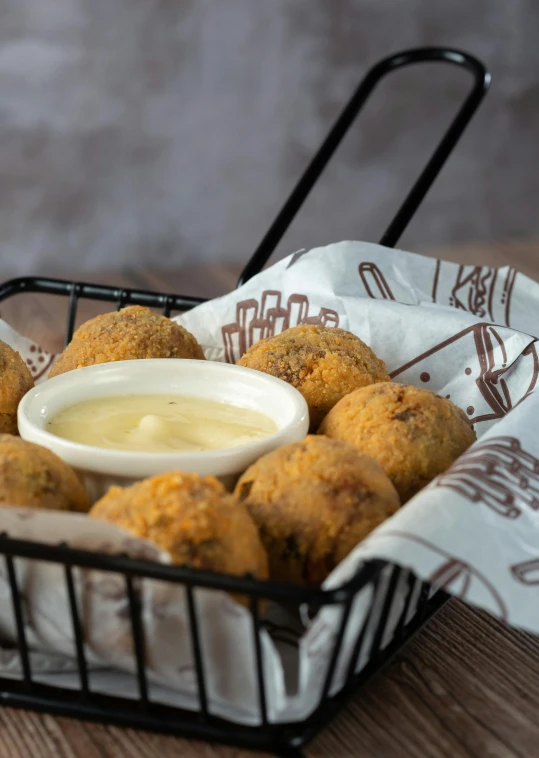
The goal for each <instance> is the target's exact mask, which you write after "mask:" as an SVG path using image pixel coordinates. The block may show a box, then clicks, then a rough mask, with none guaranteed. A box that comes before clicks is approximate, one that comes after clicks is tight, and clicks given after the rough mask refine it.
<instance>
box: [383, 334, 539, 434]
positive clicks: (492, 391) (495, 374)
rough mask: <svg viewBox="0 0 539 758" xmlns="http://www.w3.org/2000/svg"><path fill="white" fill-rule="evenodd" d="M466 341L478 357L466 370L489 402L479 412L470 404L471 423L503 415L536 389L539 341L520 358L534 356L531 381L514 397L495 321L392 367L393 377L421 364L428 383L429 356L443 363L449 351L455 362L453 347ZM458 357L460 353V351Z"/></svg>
mask: <svg viewBox="0 0 539 758" xmlns="http://www.w3.org/2000/svg"><path fill="white" fill-rule="evenodd" d="M465 342H468V343H469V345H468V349H467V352H472V353H473V352H474V351H475V354H476V358H474V359H471V360H470V366H468V367H466V368H465V370H464V371H465V373H466V374H467V375H469V376H470V377H471V378H472V377H473V381H475V384H476V386H477V388H478V389H479V392H480V393H481V396H482V398H483V400H484V402H485V405H486V408H485V409H484V410H486V412H476V409H475V408H474V407H473V406H468V408H467V409H466V411H467V413H468V415H469V416H470V421H471V423H479V422H480V421H493V420H497V419H500V418H502V417H503V416H505V414H506V413H508V412H509V411H510V410H511V409H512V408H514V407H515V406H516V405H517V404H518V403H520V402H522V400H523V399H524V398H526V397H527V396H528V395H529V394H530V392H532V391H533V390H534V389H535V386H536V384H537V378H538V376H539V359H538V356H537V343H536V342H533V343H531V344H530V345H528V346H527V347H526V349H525V350H523V351H522V354H521V356H519V358H518V360H522V359H523V358H530V359H531V364H530V373H529V381H528V384H527V386H526V390H525V392H524V394H523V395H521V396H519V397H518V398H514V397H512V396H511V391H510V388H509V385H508V383H507V381H506V380H505V378H504V375H505V374H507V372H508V371H509V370H510V369H511V368H512V364H508V359H507V351H506V349H505V344H504V341H503V339H502V337H501V336H500V333H499V331H498V330H497V329H496V327H495V326H494V325H493V324H484V323H480V324H474V325H473V326H469V327H467V328H466V329H463V330H462V331H461V332H458V333H457V334H454V335H453V336H452V337H449V338H448V339H446V340H444V341H443V342H440V343H439V344H438V345H434V347H431V348H430V349H429V350H426V351H425V352H424V353H421V355H418V356H417V357H416V358H413V359H412V360H411V361H408V363H405V364H404V365H403V366H400V367H399V368H397V369H395V370H394V371H392V372H391V374H390V376H391V379H392V380H394V379H396V378H397V377H398V376H399V375H400V374H402V373H404V372H405V371H409V370H410V369H411V368H413V367H419V364H421V366H420V369H419V368H418V371H419V370H421V373H420V375H419V378H420V380H421V381H422V382H424V383H428V382H429V380H430V378H431V371H430V370H429V366H428V361H427V359H430V358H432V356H436V359H437V362H438V365H440V360H441V358H442V356H441V355H440V353H443V352H444V351H445V352H446V353H447V354H448V359H447V361H446V363H447V365H450V366H452V365H454V359H453V357H451V358H449V350H450V349H451V348H453V351H455V348H456V349H457V351H458V348H459V344H458V343H465ZM461 352H462V348H461ZM455 357H460V356H458V354H457V356H455ZM425 369H427V370H425ZM413 383H414V382H413V381H412V384H413Z"/></svg>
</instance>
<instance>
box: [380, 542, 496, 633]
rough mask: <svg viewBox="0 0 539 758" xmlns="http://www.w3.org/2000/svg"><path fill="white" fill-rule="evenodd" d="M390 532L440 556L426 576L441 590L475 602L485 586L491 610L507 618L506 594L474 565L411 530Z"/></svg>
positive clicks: (427, 579)
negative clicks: (477, 591) (474, 594)
mask: <svg viewBox="0 0 539 758" xmlns="http://www.w3.org/2000/svg"><path fill="white" fill-rule="evenodd" d="M386 536H393V537H398V538H399V539H401V540H405V541H407V542H413V543H415V544H416V545H418V546H419V547H420V548H421V549H423V550H426V551H427V552H429V553H431V554H434V555H435V556H436V557H438V558H439V565H438V566H437V568H435V569H434V570H433V571H432V572H431V574H430V575H429V576H428V577H427V578H426V581H427V582H429V584H432V585H433V586H435V587H436V588H437V589H439V590H444V591H446V592H450V593H451V594H452V595H454V596H455V597H458V598H460V599H461V600H463V601H464V602H472V603H473V598H472V597H471V595H472V593H473V591H474V589H476V588H477V589H479V587H481V592H482V593H484V592H486V593H487V595H488V596H489V598H490V600H491V603H492V609H491V612H494V613H496V612H497V613H498V616H499V617H500V618H501V619H502V621H507V618H508V613H507V607H506V605H505V603H504V601H503V599H502V597H501V596H500V594H499V592H498V591H497V590H496V588H495V587H494V585H493V584H492V582H491V581H490V580H489V579H488V577H487V576H485V574H483V573H482V572H481V571H479V570H478V569H476V568H475V567H474V566H472V565H471V564H469V563H466V562H465V561H462V560H460V559H459V558H457V557H455V556H453V555H451V554H450V553H448V552H447V551H445V550H442V549H441V548H439V547H438V546H437V545H433V544H432V542H430V541H429V540H426V539H424V538H423V537H419V536H418V535H415V534H412V533H411V532H405V531H401V530H400V529H392V530H389V531H386V532H384V537H386Z"/></svg>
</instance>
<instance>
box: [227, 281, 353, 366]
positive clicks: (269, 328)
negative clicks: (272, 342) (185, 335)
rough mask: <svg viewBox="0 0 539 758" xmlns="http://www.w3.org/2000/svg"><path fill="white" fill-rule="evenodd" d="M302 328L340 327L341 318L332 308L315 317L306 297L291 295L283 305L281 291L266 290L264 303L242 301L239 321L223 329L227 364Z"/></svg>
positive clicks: (238, 316)
mask: <svg viewBox="0 0 539 758" xmlns="http://www.w3.org/2000/svg"><path fill="white" fill-rule="evenodd" d="M298 324H319V325H321V326H339V314H338V313H337V311H334V310H331V309H330V308H320V310H319V311H318V313H317V314H316V315H312V316H311V315H309V298H308V297H307V296H306V295H299V294H295V295H290V297H289V298H288V300H287V301H286V303H284V304H283V295H282V293H281V292H279V291H278V290H265V291H264V292H263V293H262V296H261V298H260V302H259V301H258V300H255V299H250V300H242V301H241V302H239V303H238V304H237V305H236V321H235V322H234V323H233V324H227V325H226V326H223V327H222V329H221V332H222V335H223V344H224V348H225V361H226V362H227V363H236V361H238V360H239V359H240V358H241V356H242V355H243V354H244V353H245V352H246V351H247V350H248V349H249V348H250V347H251V345H254V344H255V343H256V342H258V341H259V340H261V339H264V338H265V337H273V336H274V335H275V334H280V333H281V332H284V331H285V329H289V328H290V327H291V326H297V325H298Z"/></svg>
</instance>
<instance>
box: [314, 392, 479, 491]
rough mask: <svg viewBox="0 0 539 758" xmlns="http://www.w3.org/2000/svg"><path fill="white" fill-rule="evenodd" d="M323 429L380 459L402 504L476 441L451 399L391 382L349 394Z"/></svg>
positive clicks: (469, 425) (459, 410)
mask: <svg viewBox="0 0 539 758" xmlns="http://www.w3.org/2000/svg"><path fill="white" fill-rule="evenodd" d="M320 433H321V434H326V435H327V436H328V437H332V438H333V439H338V440H343V441H344V442H349V443H351V444H352V445H355V446H356V447H357V448H359V450H361V451H362V452H364V453H367V455H371V456H372V457H373V458H376V460H377V461H378V462H379V463H380V464H381V465H382V467H383V468H384V471H385V472H386V473H387V475H388V476H389V478H390V479H391V481H392V482H393V484H394V485H395V487H396V488H397V491H398V493H399V495H400V497H401V500H402V502H403V503H405V502H406V501H407V500H409V499H410V498H411V497H412V496H413V495H415V494H416V492H419V490H420V489H422V488H423V487H425V486H426V485H427V484H428V483H429V482H430V481H432V479H434V477H435V476H437V475H438V474H441V473H442V472H443V471H446V469H448V468H449V466H451V464H452V463H453V461H454V460H455V459H456V458H458V457H459V455H462V453H463V452H464V451H465V450H466V449H467V448H468V447H469V446H470V445H471V444H472V443H473V442H474V441H475V432H474V430H473V429H472V427H471V424H470V422H469V421H468V419H467V417H466V415H465V413H464V411H462V410H461V409H460V408H457V406H456V405H454V404H453V403H452V402H451V400H448V399H446V398H443V397H439V396H438V395H435V394H434V393H433V392H431V391H430V390H427V389H423V388H421V389H419V388H418V387H411V386H407V385H404V384H395V383H392V382H384V383H383V384H373V385H371V386H370V387H363V388H362V389H360V390H356V391H355V392H352V393H351V394H350V395H347V396H346V397H344V398H343V399H342V400H341V401H340V402H339V403H337V405H336V406H335V407H334V408H333V409H332V410H331V411H330V413H328V415H327V416H326V418H325V419H324V421H323V422H322V425H321V427H320Z"/></svg>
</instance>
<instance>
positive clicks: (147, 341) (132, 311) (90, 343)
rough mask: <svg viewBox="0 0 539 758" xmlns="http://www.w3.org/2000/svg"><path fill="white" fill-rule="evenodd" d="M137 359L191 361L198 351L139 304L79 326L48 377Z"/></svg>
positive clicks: (179, 330)
mask: <svg viewBox="0 0 539 758" xmlns="http://www.w3.org/2000/svg"><path fill="white" fill-rule="evenodd" d="M137 358H195V359H198V360H204V353H203V352H202V348H201V347H200V345H199V344H198V342H197V341H196V339H195V338H194V337H193V335H192V334H191V333H190V332H188V331H187V329H184V328H183V326H181V325H180V324H177V323H176V322H175V321H171V320H170V319H169V318H165V316H160V315H159V314H157V313H154V312H153V311H151V310H150V309H149V308H143V307H142V306H140V305H130V306H129V307H128V308H123V309H122V310H121V311H114V312H113V313H105V314H104V315H102V316H96V318H93V319H90V321H87V322H86V323H85V324H83V325H82V326H81V327H80V328H79V329H77V331H76V332H75V334H74V335H73V339H72V340H71V342H70V343H69V345H68V346H67V347H66V348H65V350H64V351H63V353H62V354H61V355H60V356H59V358H58V359H57V360H56V362H55V364H54V365H53V367H52V369H51V371H50V374H49V376H50V377H53V376H58V374H64V373H65V372H66V371H72V370H73V369H75V368H83V367H84V366H93V365H94V364H96V363H110V362H112V361H129V360H136V359H137Z"/></svg>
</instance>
